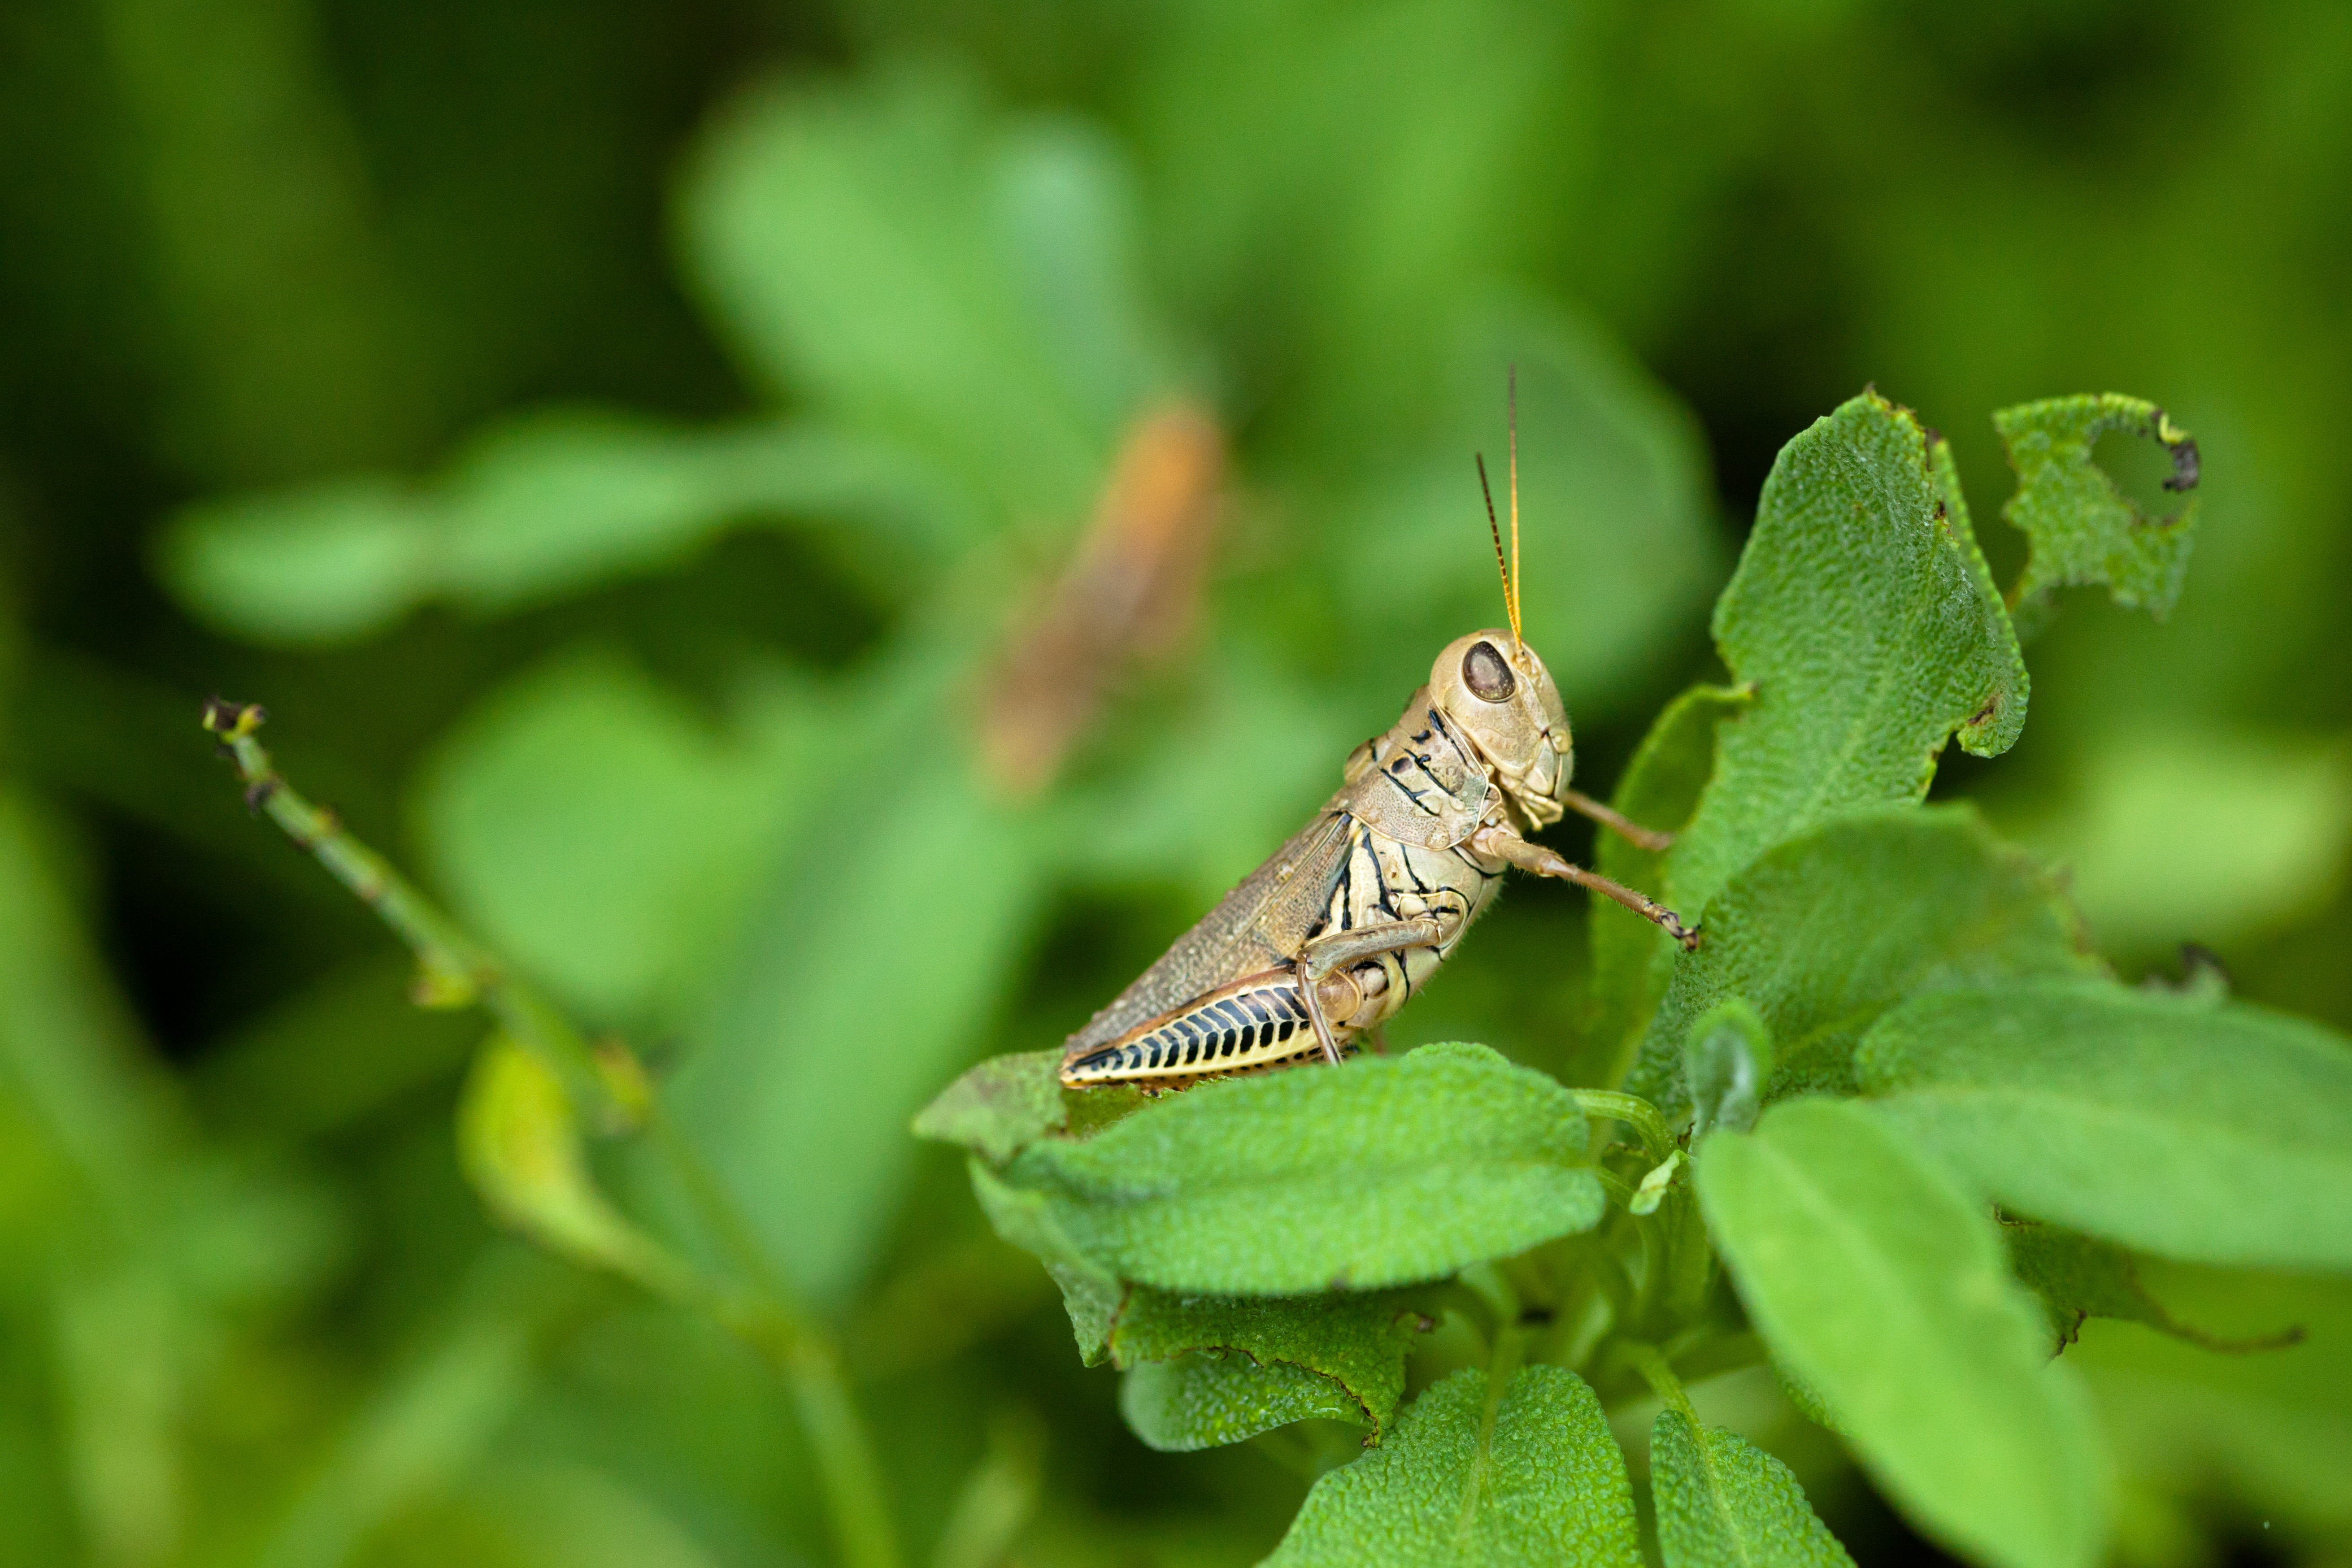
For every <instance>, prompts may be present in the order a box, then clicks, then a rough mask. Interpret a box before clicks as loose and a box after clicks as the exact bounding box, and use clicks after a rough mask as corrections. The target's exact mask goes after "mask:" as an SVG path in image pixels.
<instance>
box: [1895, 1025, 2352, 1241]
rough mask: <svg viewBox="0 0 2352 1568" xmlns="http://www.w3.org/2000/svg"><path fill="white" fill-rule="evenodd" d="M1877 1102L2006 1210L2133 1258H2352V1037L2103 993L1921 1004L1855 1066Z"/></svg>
mask: <svg viewBox="0 0 2352 1568" xmlns="http://www.w3.org/2000/svg"><path fill="white" fill-rule="evenodd" d="M1857 1066H1858V1068H1859V1070H1860V1071H1861V1073H1862V1077H1863V1081H1864V1084H1865V1086H1866V1087H1867V1088H1868V1089H1869V1090H1870V1091H1871V1092H1872V1093H1874V1094H1877V1095H1883V1096H1886V1097H1887V1098H1886V1099H1885V1100H1883V1101H1882V1102H1881V1109H1882V1110H1884V1111H1885V1114H1886V1115H1888V1116H1889V1117H1891V1118H1893V1119H1894V1121H1895V1122H1896V1123H1898V1124H1900V1125H1901V1126H1902V1127H1904V1128H1905V1129H1906V1131H1908V1132H1910V1133H1911V1135H1912V1136H1914V1137H1916V1138H1917V1139H1919V1140H1920V1141H1921V1142H1923V1143H1924V1144H1925V1145H1927V1147H1929V1148H1932V1149H1934V1150H1935V1151H1936V1152H1937V1153H1938V1154H1940V1155H1942V1156H1943V1157H1944V1158H1945V1159H1947V1160H1948V1161H1950V1162H1951V1163H1953V1164H1954V1165H1955V1166H1956V1167H1958V1169H1959V1170H1961V1171H1963V1172H1965V1173H1967V1174H1968V1176H1969V1180H1970V1181H1972V1182H1973V1183H1975V1184H1977V1186H1978V1187H1979V1189H1980V1190H1982V1191H1984V1192H1986V1193H1989V1194H1991V1195H1992V1196H1994V1197H1996V1198H1998V1199H1999V1200H2000V1202H2001V1204H2002V1205H2005V1206H2007V1207H2009V1208H2011V1209H2014V1210H2016V1211H2017V1212H2019V1213H2021V1214H2025V1215H2032V1216H2033V1217H2034V1218H2036V1219H2046V1220H2053V1221H2055V1222H2057V1223H2058V1224H2061V1225H2065V1226H2072V1227H2073V1228H2074V1229H2076V1230H2083V1231H2087V1232H2089V1233H2090V1234H2092V1235H2094V1236H2099V1237H2106V1238H2107V1239H2109V1240H2112V1241H2119V1242H2122V1243H2124V1244H2125V1245H2126V1246H2129V1247H2138V1248H2140V1249H2142V1250H2144V1251H2148V1252H2156V1253H2161V1254H2164V1255H2166V1256H2168V1257H2175V1258H2190V1259H2196V1260H2200V1261H2204V1262H2213V1263H2239V1264H2250V1265H2257V1266H2261V1265H2270V1266H2276V1267H2280V1268H2346V1267H2352V1044H2347V1042H2346V1040H2345V1039H2344V1037H2342V1036H2340V1035H2337V1034H2336V1033H2335V1032H2333V1031H2332V1030H2328V1029H2325V1028H2322V1027H2321V1026H2318V1025H2316V1024H2309V1023H2305V1022H2303V1021H2302V1020H2300V1019H2295V1018H2288V1017H2284V1016H2280V1015H2277V1014H2273V1013H2268V1012H2264V1011H2263V1010H2261V1009H2259V1008H2255V1007H2249V1006H2244V1005H2224V1006H2215V1005H2212V1004H2210V1002H2207V1001H2204V1000H2201V999H2197V998H2184V997H2179V996H2169V995H2165V994H2158V993H2151V992H2146V991H2127V990H2125V989H2123V988H2121V987H2119V986H2113V985H2098V984H2039V985H2021V986H2013V987H2006V988H2002V989H2000V990H1995V991H1990V992H1985V993H1979V994H1952V995H1944V996H1922V997H1920V998H1918V999H1917V1000H1916V1001H1915V1002H1913V1003H1912V1004H1910V1005H1907V1006H1906V1007H1904V1008H1902V1009H1901V1010H1900V1011H1898V1012H1895V1013H1893V1014H1890V1015H1889V1016H1886V1017H1885V1018H1884V1019H1882V1020H1881V1021H1880V1022H1879V1024H1878V1025H1877V1026H1875V1027H1874V1028H1873V1029H1872V1031H1871V1034H1870V1037H1869V1038H1868V1039H1867V1040H1866V1041H1865V1042H1864V1047H1863V1049H1862V1051H1861V1052H1860V1053H1859V1055H1858V1058H1857Z"/></svg>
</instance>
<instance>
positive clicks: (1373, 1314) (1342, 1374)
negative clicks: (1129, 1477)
mask: <svg viewBox="0 0 2352 1568" xmlns="http://www.w3.org/2000/svg"><path fill="white" fill-rule="evenodd" d="M1424 1321H1425V1320H1424V1319H1423V1317H1422V1315H1421V1313H1420V1312H1418V1311H1417V1310H1414V1309H1413V1307H1412V1302H1411V1299H1410V1295H1409V1293H1408V1292H1404V1291H1397V1290H1379V1291H1368V1292H1354V1291H1347V1292H1335V1293H1331V1294H1326V1295H1321V1296H1290V1297H1274V1298H1264V1297H1261V1298H1255V1299H1253V1298H1247V1297H1217V1296H1176V1295H1171V1294H1169V1293H1168V1292H1166V1291H1161V1290H1153V1289H1150V1288H1148V1287H1145V1286H1140V1285H1131V1286H1129V1287H1128V1289H1127V1293H1126V1299H1125V1300H1123V1301H1121V1302H1120V1304H1119V1307H1118V1311H1117V1314H1116V1315H1115V1317H1114V1318H1113V1319H1112V1321H1111V1322H1110V1324H1109V1326H1108V1331H1107V1332H1106V1339H1107V1341H1108V1347H1109V1351H1110V1359H1111V1361H1112V1362H1113V1363H1115V1364H1117V1365H1119V1366H1130V1367H1138V1368H1140V1367H1141V1366H1143V1365H1145V1364H1147V1363H1153V1362H1170V1361H1175V1360H1179V1359H1181V1358H1183V1357H1185V1356H1186V1355H1188V1354H1190V1353H1191V1352H1195V1351H1221V1352H1222V1351H1230V1352H1233V1353H1234V1355H1237V1356H1240V1357H1242V1358H1243V1359H1244V1360H1245V1361H1247V1362H1249V1363H1253V1364H1255V1365H1256V1366H1258V1367H1260V1368H1263V1369H1268V1370H1271V1369H1273V1368H1276V1367H1292V1368H1297V1369H1298V1370H1300V1371H1303V1372H1307V1373H1312V1374H1314V1375H1315V1376H1316V1377H1317V1378H1318V1379H1320V1380H1322V1382H1323V1383H1324V1384H1326V1385H1327V1386H1326V1388H1325V1391H1324V1394H1323V1397H1325V1398H1326V1399H1327V1400H1328V1398H1329V1397H1331V1396H1332V1394H1334V1393H1336V1394H1338V1395H1340V1396H1343V1397H1342V1404H1343V1405H1344V1408H1341V1409H1339V1410H1338V1411H1337V1415H1338V1417H1339V1419H1342V1420H1348V1421H1353V1422H1355V1423H1357V1424H1358V1425H1359V1426H1369V1427H1370V1428H1371V1429H1372V1432H1373V1434H1374V1436H1378V1435H1379V1434H1380V1433H1381V1431H1382V1430H1384V1429H1385V1428H1386V1427H1387V1426H1388V1424H1389V1422H1390V1421H1391V1419H1392V1418H1393V1417H1394V1416H1395V1415H1396V1408H1397V1405H1398V1403H1399V1402H1400V1401H1401V1400H1402V1399H1403V1398H1404V1358H1405V1353H1406V1352H1408V1351H1409V1350H1411V1349H1412V1338H1413V1334H1414V1332H1415V1331H1416V1330H1417V1329H1418V1328H1419V1327H1420V1326H1421V1325H1422V1324H1423V1322H1424ZM1230 1361H1231V1358H1230V1357H1228V1358H1227V1363H1230ZM1221 1364H1226V1363H1221ZM1220 1375H1221V1377H1222V1378H1223V1381H1224V1382H1226V1383H1228V1384H1234V1385H1238V1384H1239V1383H1240V1382H1242V1381H1244V1380H1243V1379H1240V1378H1237V1377H1232V1376H1229V1375H1226V1374H1220ZM1283 1375H1284V1376H1285V1377H1287V1376H1288V1373H1284V1374H1283ZM1325 1414H1329V1413H1328V1412H1325ZM1286 1419H1295V1417H1293V1418H1286ZM1258 1430H1264V1428H1263V1427H1261V1428H1258ZM1215 1440H1216V1441H1221V1442H1222V1441H1230V1440H1231V1439H1226V1438H1219V1439H1215ZM1146 1441H1150V1439H1149V1438H1148V1437H1147V1438H1146ZM1193 1446H1194V1447H1202V1446H1204V1445H1199V1444H1196V1445H1193Z"/></svg>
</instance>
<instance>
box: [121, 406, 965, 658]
mask: <svg viewBox="0 0 2352 1568" xmlns="http://www.w3.org/2000/svg"><path fill="white" fill-rule="evenodd" d="M960 510H961V511H968V510H970V506H969V503H968V502H961V501H959V500H958V499H957V495H956V492H955V491H954V490H953V489H951V488H949V487H947V486H944V485H943V484H942V483H941V482H940V481H939V480H938V479H935V478H930V477H928V476H927V473H926V470H925V468H924V465H923V464H922V463H921V462H920V461H919V459H917V458H914V457H913V456H912V455H910V454H908V453H907V452H904V451H899V450H896V449H892V448H889V447H886V446H884V445H883V444H881V443H878V442H876V441H872V440H868V439H865V438H862V437H856V436H853V435H850V434H848V433H846V432H844V431H839V430H834V429H829V428H824V427H820V426H814V425H798V426H785V425H782V424H773V425H770V424H756V425H746V426H739V427H736V428H731V429H724V428H722V429H716V430H707V431H692V430H678V429H672V428H668V427H666V426H660V425H656V424H653V423H651V422H649V421H646V420H641V419H635V418H627V417H623V416H613V415H584V414H570V413H566V414H542V415H539V416H533V417H530V418H529V419H526V420H522V421H519V422H516V423H513V424H510V425H507V426H500V427H497V428H494V429H493V430H491V431H490V432H489V433H488V434H487V435H485V436H483V437H479V438H478V439H477V440H476V441H475V442H473V443H472V444H471V445H470V446H469V447H467V449H466V451H465V452H464V453H463V454H462V455H461V456H460V457H459V458H458V459H457V462H456V463H455V464H454V465H453V466H452V467H451V468H449V470H448V471H447V472H446V473H445V474H443V475H440V476H437V477H436V478H435V479H431V480H429V481H425V482H423V483H406V482H402V481H399V480H395V479H390V478H384V477H378V478H362V479H337V480H333V481H331V482H328V483H323V484H320V485H317V486H313V487H309V488H303V489H291V490H286V491H281V492H278V493H276V494H265V495H254V496H243V497H236V498H233V499H230V500H222V501H214V502H207V503H205V504H204V505H202V506H200V507H197V508H194V509H192V510H189V511H187V512H185V513H183V514H182V515H181V516H180V517H178V518H177V519H176V520H174V521H173V524H172V525H171V527H170V529H169V530H168V531H166V532H165V534H164V535H163V542H162V545H161V550H160V553H159V558H158V564H159V567H160V569H161V572H162V574H163V580H164V582H165V584H167V585H168V586H170V587H171V589H172V590H173V593H174V594H175V595H177V597H178V598H179V599H180V601H181V602H182V603H183V604H185V605H187V606H188V607H189V608H190V609H192V610H194V611H195V612H196V613H197V614H198V615H200V616H203V617H204V618H205V619H206V620H208V621H210V622H212V623H213V624H214V625H215V626H220V627H221V628H222V629H224V630H226V631H229V632H232V633H234V634H236V635H237V636H240V637H251V638H255V639H257V640H261V641H266V642H279V643H331V642H341V641H349V640H352V639H354V638H358V637H366V636H369V635H371V634H373V633H375V632H378V631H381V630H382V629H383V628H384V627H385V626H390V625H392V624H393V623H394V622H395V621H397V620H399V619H400V618H401V617H402V616H405V615H406V614H408V613H409V612H410V611H411V610H414V609H415V608H417V607H418V606H420V605H425V604H428V603H446V604H453V605H458V606H459V607H461V608H464V609H467V610H469V611H474V612H477V613H485V612H493V611H499V610H505V609H509V608H513V607H516V606H520V605H529V604H534V603H540V602H543V601H546V600H548V599H551V598H555V597H559V596H561V595H567V594H575V593H579V592H582V591H583V590H586V589H589V588H592V587H595V586H598V585H601V584H606V583H610V582H613V581H615V580H618V579H620V578H624V577H626V576H630V575H633V574H641V573H645V572H646V571H650V570H655V569H659V568H662V567H667V566H671V565H675V564H677V563H681V562H683V561H684V560H685V559H687V558H688V556H690V555H691V554H692V553H693V552H695V551H697V550H698V549H700V548H702V547H703V546H705V545H707V544H708V543H709V542H710V541H711V540H712V539H714V538H716V537H717V536H718V535H719V534H720V533H722V532H725V531H728V530H730V529H734V528H739V527H741V526H744V525H746V524H749V523H753V522H768V523H774V522H779V521H795V522H803V523H806V522H816V523H822V524H825V525H828V526H831V527H834V528H836V529H838V530H840V531H841V537H842V538H843V539H844V540H845V542H848V541H852V540H854V541H855V542H856V548H857V552H858V553H859V555H860V556H862V557H864V558H867V559H870V558H872V557H873V556H874V555H875V554H876V553H877V546H879V547H881V553H884V554H887V556H888V557H889V558H890V560H891V562H892V563H893V564H894V565H895V566H897V567H898V568H899V569H900V570H905V569H907V568H908V567H910V566H913V567H919V566H922V565H926V564H929V563H932V562H933V561H934V560H936V558H937V557H938V556H940V554H941V553H942V552H943V551H944V550H945V549H946V548H947V547H948V546H949V545H950V542H952V541H954V540H955V539H957V538H959V537H961V535H962V534H963V533H966V532H969V531H970V524H969V523H968V522H965V521H962V519H961V515H960Z"/></svg>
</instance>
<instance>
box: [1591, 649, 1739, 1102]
mask: <svg viewBox="0 0 2352 1568" xmlns="http://www.w3.org/2000/svg"><path fill="white" fill-rule="evenodd" d="M1747 700H1748V699H1747V694H1745V693H1743V692H1740V691H1738V690H1734V689H1730V688H1728V687H1720V686H1694V687H1692V688H1691V689H1689V690H1687V691H1685V692H1684V693H1683V694H1682V695H1681V696H1679V697H1677V698H1675V700H1674V701H1672V702H1671V703H1669V704H1667V706H1666V710H1665V711H1664V712H1663V713H1661V714H1659V715H1658V717H1657V721H1656V722H1654V723H1653V724H1652V725H1651V726H1650V732H1649V734H1648V735H1647V736H1645V737H1643V741H1642V744H1641V747H1640V749H1638V750H1637V751H1635V752H1634V753H1633V762H1632V763H1628V764H1627V765H1626V768H1625V772H1624V773H1623V774H1622V776H1621V777H1620V778H1619V779H1618V781H1617V794H1616V796H1615V798H1614V799H1612V801H1611V803H1610V804H1611V805H1614V806H1615V807H1616V808H1617V809H1618V810H1619V811H1621V812H1622V813H1624V814H1625V815H1626V816H1629V817H1631V818H1633V820H1634V821H1635V822H1638V823H1640V824H1641V825H1642V826H1644V827H1652V828H1655V829H1657V830H1658V831H1659V832H1662V833H1674V832H1677V831H1679V830H1680V829H1681V828H1682V827H1683V826H1685V825H1686V824H1687V823H1688V822H1689V821H1690V816H1691V813H1692V812H1694V811H1696V810H1697V809H1698V799H1699V795H1700V792H1701V791H1703V790H1705V789H1706V781H1707V779H1708V777H1709V775H1711V774H1712V773H1714V771H1715V729H1716V721H1717V720H1719V719H1721V718H1722V717H1723V716H1724V715H1726V714H1727V713H1731V712H1735V711H1737V710H1738V708H1739V707H1740V706H1741V704H1743V703H1745V702H1746V701H1747ZM1593 855H1594V862H1595V864H1596V865H1597V866H1598V867H1599V868H1600V870H1601V873H1602V875H1604V876H1608V877H1613V878H1615V879H1617V880H1618V881H1619V882H1622V884H1624V885H1625V886H1626V887H1629V888H1640V889H1644V890H1648V889H1661V888H1664V886H1665V862H1666V856H1665V855H1664V853H1662V852H1659V851H1655V850H1650V849H1644V848H1643V847H1641V846H1639V845H1637V844H1635V843H1633V841H1632V840H1630V839H1626V838H1622V837H1618V836H1617V835H1616V834H1614V833H1601V834H1598V835H1596V836H1595V837H1594V839H1593ZM1687 912H1688V913H1689V915H1690V917H1691V918H1692V919H1693V920H1696V919H1697V918H1698V911H1697V910H1689V911H1687ZM1590 921H1591V933H1592V934H1591V942H1592V1026H1591V1042H1592V1043H1591V1046H1589V1047H1587V1050H1588V1052H1589V1053H1590V1055H1589V1056H1588V1058H1586V1059H1585V1060H1584V1061H1582V1062H1580V1064H1579V1070H1578V1071H1577V1072H1576V1074H1575V1076H1573V1077H1572V1078H1571V1079H1570V1082H1574V1083H1590V1084H1596V1085H1599V1086H1601V1087H1602V1088H1610V1087H1613V1086H1614V1085H1615V1084H1616V1083H1618V1082H1619V1081H1620V1080H1621V1079H1623V1078H1624V1076H1625V1072H1626V1069H1627V1068H1630V1067H1631V1066H1632V1065H1633V1055H1634V1053H1635V1051H1637V1050H1638V1049H1639V1048H1640V1047H1641V1042H1642V1031H1643V1029H1644V1028H1645V1027H1646V1026H1648V1024H1649V1021H1650V1015H1651V1014H1653V1013H1654V1012H1655V1011H1657V1006H1658V999H1659V998H1660V997H1662V996H1664V994H1666V982H1667V980H1668V978H1669V977H1670V976H1671V975H1672V974H1673V973H1674V958H1675V952H1676V949H1675V944H1674V942H1673V941H1672V940H1671V939H1669V938H1668V937H1667V936H1666V934H1665V933H1664V931H1660V930H1659V929H1658V928H1657V927H1656V926H1654V925H1652V924H1651V923H1650V922H1649V921H1645V920H1641V919H1638V918H1636V917H1634V916H1633V915H1632V914H1631V913H1630V912H1629V911H1627V910H1623V909H1622V908H1620V907H1619V906H1618V905H1617V904H1615V903H1614V902H1612V901H1611V900H1607V899H1595V900H1592V904H1591V916H1590Z"/></svg>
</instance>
